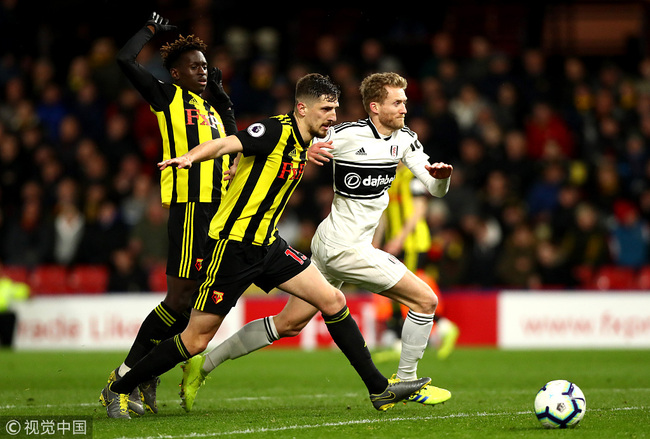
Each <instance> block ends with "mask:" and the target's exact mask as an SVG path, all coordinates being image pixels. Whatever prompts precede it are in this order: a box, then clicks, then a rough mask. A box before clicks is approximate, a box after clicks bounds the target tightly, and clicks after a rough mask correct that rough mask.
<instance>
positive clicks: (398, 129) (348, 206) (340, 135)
mask: <svg viewBox="0 0 650 439" xmlns="http://www.w3.org/2000/svg"><path fill="white" fill-rule="evenodd" d="M406 86H407V82H406V80H405V79H404V78H403V77H401V76H400V75H398V74H396V73H376V74H372V75H370V76H368V77H366V78H365V79H364V80H363V82H362V84H361V87H360V89H361V96H362V99H363V104H364V107H365V109H366V111H367V112H368V116H369V117H368V118H367V119H364V120H359V121H357V122H346V123H341V124H339V125H336V126H334V127H332V128H330V129H329V131H328V134H327V137H326V138H325V139H324V140H325V141H327V142H329V143H330V145H331V147H332V148H331V149H314V148H312V149H310V152H309V159H310V161H312V162H313V163H316V164H319V165H322V164H323V163H324V162H328V161H330V160H333V165H334V166H333V168H334V200H333V202H332V209H331V213H330V214H329V215H328V216H327V218H325V219H324V220H323V221H322V222H321V224H320V225H319V226H318V229H317V230H316V233H315V235H314V237H313V239H312V242H311V250H312V262H313V263H314V264H315V265H316V266H317V267H318V269H319V270H320V271H321V272H322V273H323V275H324V276H325V278H326V279H327V280H328V281H329V282H330V283H331V284H332V285H333V286H334V287H336V288H340V287H341V285H342V284H343V283H346V282H347V283H351V284H354V285H357V286H358V287H360V288H362V289H365V290H368V291H371V292H373V293H377V294H381V295H384V296H386V297H389V298H391V299H394V300H396V301H397V302H399V303H401V304H403V305H405V306H407V307H408V308H409V311H408V314H407V317H406V320H405V322H404V326H403V329H402V351H401V354H400V362H399V366H398V369H397V373H396V374H395V375H394V377H393V378H392V379H393V380H413V379H416V378H417V364H418V361H419V360H420V359H421V358H422V355H423V353H424V350H425V348H426V346H427V342H428V340H429V335H430V333H431V329H432V326H433V316H434V312H435V309H436V306H437V304H438V299H437V297H436V295H435V293H434V292H433V290H432V289H431V287H429V285H427V284H426V283H425V282H424V281H423V280H421V279H420V278H419V277H418V276H416V275H415V274H414V273H412V272H411V271H409V270H408V269H407V268H406V266H405V265H404V264H403V263H402V262H400V261H399V260H398V259H397V258H395V257H394V256H393V255H391V254H389V253H387V252H384V251H383V250H380V249H377V248H375V247H373V245H372V238H373V235H374V232H375V229H376V228H377V225H378V223H379V220H380V218H381V215H382V213H383V211H384V210H385V209H386V206H387V205H388V194H387V190H388V188H389V187H390V185H391V183H392V181H393V179H394V178H395V171H396V169H397V164H398V162H399V161H400V160H401V161H402V162H403V163H404V164H405V165H406V166H407V167H408V168H409V169H410V170H411V172H413V174H414V175H415V176H416V177H417V178H418V179H419V180H420V181H421V182H422V183H423V184H424V185H425V186H426V187H427V189H428V191H429V192H430V193H431V194H432V195H434V196H436V197H442V196H444V195H445V194H446V193H447V191H448V190H449V182H450V177H451V173H452V166H451V165H449V164H445V163H434V164H430V163H429V157H428V156H427V155H426V154H425V153H424V151H423V149H422V145H421V143H420V142H419V141H418V138H417V135H416V134H415V133H414V132H413V131H411V130H409V129H408V128H407V127H406V126H405V124H404V118H405V116H406V100H407V98H406V92H405V89H406ZM317 311H318V310H317V309H316V308H315V307H313V306H312V305H310V304H309V303H307V302H304V301H302V300H300V299H298V298H295V297H293V296H291V297H290V298H289V300H288V302H287V304H286V306H285V307H284V309H283V310H282V311H281V312H280V313H279V314H278V315H276V316H270V317H265V318H262V319H258V320H255V321H252V322H250V323H248V324H246V325H245V326H244V327H242V328H241V329H240V330H239V331H238V332H236V333H235V334H234V335H232V336H231V337H230V338H229V339H227V340H226V341H224V342H223V343H222V344H221V345H219V346H217V347H216V348H215V349H214V350H212V351H211V352H209V353H208V354H202V355H197V356H195V357H194V358H192V359H191V360H189V361H188V363H187V364H185V365H184V366H183V369H184V373H183V382H182V383H181V398H182V402H181V405H182V406H183V407H184V408H185V409H186V410H187V411H189V410H191V409H192V406H193V404H194V398H195V396H196V393H197V391H198V388H199V387H200V386H201V385H202V384H203V382H204V380H205V377H206V376H207V374H208V373H209V372H210V371H212V370H213V369H214V368H215V367H217V366H218V365H219V364H220V363H222V362H223V361H225V360H227V359H234V358H238V357H240V356H243V355H246V354H248V353H250V352H252V351H255V350H257V349H260V348H262V347H264V346H267V345H269V344H271V343H273V342H274V341H275V340H278V339H280V338H282V337H292V336H295V335H298V334H299V333H300V331H301V330H302V329H303V328H304V327H305V326H306V325H307V323H309V321H310V320H311V319H312V318H313V317H314V315H316V313H317ZM450 397H451V393H450V392H449V391H448V390H445V389H441V388H438V387H435V386H432V385H428V386H426V387H424V388H423V389H421V390H420V391H418V392H417V393H415V394H413V395H411V397H410V398H409V399H408V400H409V401H414V402H419V403H422V404H426V405H432V404H438V403H441V402H444V401H446V400H448V399H449V398H450Z"/></svg>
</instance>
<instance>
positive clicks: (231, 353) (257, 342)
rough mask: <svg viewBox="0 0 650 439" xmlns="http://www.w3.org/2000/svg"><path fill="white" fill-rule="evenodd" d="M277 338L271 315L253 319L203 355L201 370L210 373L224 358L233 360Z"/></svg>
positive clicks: (278, 337)
mask: <svg viewBox="0 0 650 439" xmlns="http://www.w3.org/2000/svg"><path fill="white" fill-rule="evenodd" d="M279 339H280V336H279V335H278V331H277V329H276V328H275V324H274V323H273V317H264V318H263V319H258V320H253V321H252V322H250V323H247V324H246V325H244V326H243V327H242V328H241V329H240V330H239V331H237V332H235V333H234V334H233V335H231V336H230V337H229V338H228V339H226V340H225V341H224V342H223V343H221V344H220V345H219V346H217V347H216V348H214V349H213V350H211V351H210V352H209V353H208V354H207V355H206V356H205V363H203V371H204V372H206V373H210V372H211V371H212V370H213V369H214V368H215V367H217V366H218V365H220V364H221V363H223V362H224V361H226V360H234V359H235V358H239V357H241V356H244V355H246V354H249V353H251V352H253V351H256V350H258V349H261V348H263V347H264V346H268V345H270V344H271V343H273V342H274V341H276V340H279Z"/></svg>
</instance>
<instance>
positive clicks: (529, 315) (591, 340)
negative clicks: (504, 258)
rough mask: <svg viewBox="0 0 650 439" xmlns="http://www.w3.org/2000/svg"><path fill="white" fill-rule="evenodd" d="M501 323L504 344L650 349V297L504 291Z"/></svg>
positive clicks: (512, 345) (509, 346)
mask: <svg viewBox="0 0 650 439" xmlns="http://www.w3.org/2000/svg"><path fill="white" fill-rule="evenodd" d="M497 322H498V340H499V342H498V345H499V347H502V348H515V349H517V348H648V347H650V295H649V294H647V293H646V294H644V293H624V292H611V293H576V292H564V293H562V292H557V293H533V292H529V291H520V292H517V291H513V292H503V293H500V294H499V300H498V319H497Z"/></svg>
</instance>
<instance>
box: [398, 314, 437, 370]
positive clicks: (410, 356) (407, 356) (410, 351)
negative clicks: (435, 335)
mask: <svg viewBox="0 0 650 439" xmlns="http://www.w3.org/2000/svg"><path fill="white" fill-rule="evenodd" d="M432 327H433V314H421V313H417V312H413V311H411V310H409V312H408V314H407V315H406V319H405V320H404V326H403V327H402V353H401V355H400V358H399V366H398V367H397V378H399V379H401V380H414V379H416V378H417V377H418V375H417V369H418V361H420V358H422V355H424V350H425V349H426V347H427V344H428V342H429V334H430V333H431V328H432Z"/></svg>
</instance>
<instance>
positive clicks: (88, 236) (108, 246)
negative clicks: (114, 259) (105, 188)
mask: <svg viewBox="0 0 650 439" xmlns="http://www.w3.org/2000/svg"><path fill="white" fill-rule="evenodd" d="M127 242H128V228H127V226H126V225H125V224H124V222H123V221H122V219H121V217H120V215H119V210H118V208H117V206H116V204H115V201H114V200H111V199H108V198H107V199H104V200H103V201H102V202H101V204H100V205H99V211H98V212H97V217H96V218H95V219H94V220H93V221H89V222H88V223H87V224H86V227H85V229H84V234H83V237H82V239H81V243H80V244H79V252H78V253H77V258H76V262H78V263H85V264H106V263H107V262H108V261H110V260H111V255H112V253H113V251H115V250H117V249H120V248H124V247H126V245H127Z"/></svg>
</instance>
